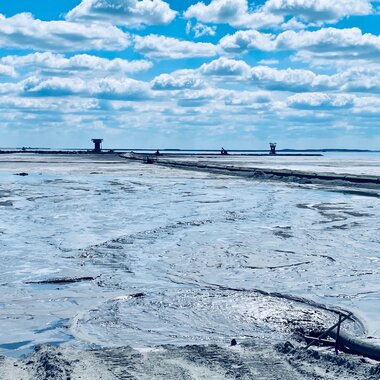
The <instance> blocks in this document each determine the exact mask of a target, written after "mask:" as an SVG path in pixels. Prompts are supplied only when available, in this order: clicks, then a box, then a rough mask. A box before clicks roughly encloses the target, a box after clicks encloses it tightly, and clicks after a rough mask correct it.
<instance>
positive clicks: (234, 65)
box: [199, 57, 250, 76]
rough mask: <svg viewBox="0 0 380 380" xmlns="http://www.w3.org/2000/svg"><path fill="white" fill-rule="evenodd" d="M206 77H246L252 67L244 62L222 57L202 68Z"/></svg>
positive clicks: (201, 70)
mask: <svg viewBox="0 0 380 380" xmlns="http://www.w3.org/2000/svg"><path fill="white" fill-rule="evenodd" d="M199 70H200V72H201V73H202V74H204V75H216V76H226V75H227V76H230V75H231V76H245V75H248V74H249V70H250V66H249V65H248V64H247V63H245V62H244V61H240V60H239V61H238V60H235V59H228V58H226V57H221V58H219V59H216V60H214V61H212V62H210V63H205V64H203V65H202V66H201V67H200V69H199Z"/></svg>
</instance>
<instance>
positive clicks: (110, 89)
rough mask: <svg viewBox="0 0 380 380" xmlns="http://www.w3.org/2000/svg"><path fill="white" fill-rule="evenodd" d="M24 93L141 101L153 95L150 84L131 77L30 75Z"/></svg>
mask: <svg viewBox="0 0 380 380" xmlns="http://www.w3.org/2000/svg"><path fill="white" fill-rule="evenodd" d="M22 95H24V96H37V97H52V96H53V97H62V96H75V95H80V96H85V97H94V98H99V99H110V100H129V101H139V100H145V99H148V98H150V97H151V93H150V88H149V85H148V84H147V83H145V82H141V81H137V80H134V79H130V78H121V79H115V78H102V79H93V80H83V79H81V78H75V77H70V78H61V77H51V78H41V77H38V76H33V77H29V78H27V79H26V80H24V81H23V82H22Z"/></svg>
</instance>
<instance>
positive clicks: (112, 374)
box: [0, 342, 380, 380]
mask: <svg viewBox="0 0 380 380" xmlns="http://www.w3.org/2000/svg"><path fill="white" fill-rule="evenodd" d="M379 376H380V364H378V363H375V362H371V361H368V360H365V359H362V358H359V357H353V356H348V355H345V354H341V355H339V356H336V355H335V354H334V353H332V352H331V351H326V350H323V351H316V350H307V351H306V350H304V348H303V347H296V348H295V347H294V346H293V345H292V344H291V343H288V342H287V343H284V344H281V345H277V346H265V345H260V346H256V345H252V344H250V345H244V346H241V345H239V344H238V345H237V346H234V347H222V346H216V345H209V346H198V345H191V346H183V347H176V346H161V347H157V348H155V349H151V350H145V351H143V352H140V351H137V350H134V349H132V348H130V347H121V348H112V349H102V350H87V351H77V350H73V349H70V350H69V349H64V348H55V347H49V346H41V347H39V348H37V349H36V350H35V352H34V353H33V354H32V355H30V356H29V357H27V358H24V359H20V360H13V359H5V358H1V357H0V378H1V379H2V380H11V379H12V380H21V379H22V380H31V379H33V380H47V379H54V380H77V379H82V380H86V379H103V380H111V379H184V380H190V379H207V380H212V379H215V380H222V379H260V380H266V379H268V380H269V379H270V380H276V379H278V380H293V379H305V380H309V379H310V380H311V379H313V380H314V379H315V380H318V379H340V380H344V379H347V380H348V379H350V380H356V379H357V380H359V379H367V380H375V379H376V380H377V379H379Z"/></svg>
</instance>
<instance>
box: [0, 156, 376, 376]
mask: <svg viewBox="0 0 380 380" xmlns="http://www.w3.org/2000/svg"><path fill="white" fill-rule="evenodd" d="M153 158H154V157H153ZM164 159H165V157H164V156H163V157H159V160H164ZM316 159H317V158H316ZM181 160H186V159H185V158H183V159H182V158H181ZM206 160H209V159H208V158H207V159H206ZM226 160H227V161H229V160H231V162H233V163H230V164H228V163H227V162H226V161H223V162H222V161H218V162H217V164H218V165H235V166H238V167H240V166H244V165H240V164H237V163H236V162H234V161H233V159H232V158H230V157H228V159H226ZM244 160H245V158H244ZM241 161H243V160H241ZM247 162H248V161H247ZM252 162H253V161H249V165H248V166H250V165H251V163H252ZM265 162H266V160H265ZM271 162H272V163H273V162H274V161H273V160H271ZM198 163H200V162H199V161H198ZM206 164H207V163H206ZM210 164H211V161H210ZM212 164H214V163H212ZM207 165H208V164H207ZM246 166H247V165H246ZM180 169H181V168H180V167H178V168H175V167H170V166H167V167H165V166H161V165H144V164H142V163H141V162H140V161H135V160H126V159H124V158H121V157H119V156H118V155H107V156H103V155H100V156H96V155H78V156H75V157H74V156H69V155H68V156H64V155H62V156H59V155H51V156H50V155H44V156H41V155H38V156H37V155H22V156H21V155H15V156H11V155H9V156H6V155H4V156H2V159H1V160H0V176H1V179H2V181H0V198H1V199H0V207H1V213H0V236H1V240H0V247H1V252H2V255H1V256H0V268H1V283H0V289H1V292H2V298H1V301H0V325H1V328H2V332H1V334H0V356H2V358H1V359H0V379H16V380H18V379H37V380H41V379H59V380H60V379H66V380H67V379H79V378H81V379H126V378H128V379H131V378H132V379H133V378H136V379H182V378H183V379H202V378H209V379H234V378H241V379H255V378H257V379H285V380H288V379H355V380H356V379H357V380H359V379H370V380H373V379H378V378H379V364H378V362H375V361H372V360H371V359H367V358H364V357H361V356H356V355H349V354H346V353H340V354H339V355H338V356H336V355H335V354H334V351H333V349H331V348H329V349H326V348H316V347H313V348H312V349H310V350H305V346H306V343H305V341H304V339H303V336H304V335H313V336H314V335H315V334H318V333H319V332H321V331H323V330H324V329H325V328H327V327H329V326H331V325H333V324H334V323H335V322H336V321H337V314H336V312H335V311H342V312H352V313H353V315H354V318H353V320H352V321H345V322H344V326H343V330H344V331H345V332H347V333H349V334H350V335H351V336H353V337H357V338H360V339H362V340H364V341H366V342H367V343H372V344H376V342H379V338H380V317H379V312H378V304H379V303H378V302H379V299H380V293H379V286H378V284H379V281H380V272H379V270H378V268H379V263H380V253H379V243H380V240H379V236H380V229H379V224H378V220H379V217H380V204H379V202H378V199H376V198H374V197H370V196H362V195H363V194H365V193H371V192H372V191H375V192H376V189H375V187H374V188H373V189H371V188H370V187H367V186H378V185H377V184H370V185H365V184H364V185H363V184H357V183H353V182H352V183H350V185H349V186H348V185H347V186H341V187H342V188H344V189H345V191H343V192H342V191H339V192H338V191H337V192H333V191H334V190H337V189H338V188H339V187H340V185H334V183H335V182H338V181H335V182H334V181H329V182H328V183H329V184H331V186H330V185H329V186H326V185H325V184H324V185H323V186H322V185H321V186H316V185H314V184H311V185H309V184H305V185H301V180H300V179H298V182H297V181H294V183H293V177H287V178H289V180H286V181H285V180H282V181H279V180H272V179H271V178H270V177H269V176H268V177H267V179H265V177H263V180H262V179H261V178H260V177H258V180H255V179H254V177H249V173H248V175H247V177H239V176H233V175H231V174H228V175H225V174H224V173H223V172H221V173H220V174H222V175H220V174H213V173H214V172H211V174H210V171H209V169H207V168H206V169H207V170H202V171H201V170H193V169H191V170H180ZM272 169H273V168H272ZM274 169H279V168H274ZM292 170H293V169H292ZM371 170H373V169H371ZM23 172H25V173H29V175H28V176H15V175H14V174H15V173H23ZM373 172H374V173H376V172H375V171H373ZM215 173H217V172H215ZM356 174H358V173H356ZM367 174H369V172H368V173H367ZM302 181H308V180H307V179H302ZM326 182H327V181H326ZM327 189H328V190H329V191H326V190H327ZM358 195H360V196H358ZM9 221H12V223H10V222H9ZM346 322H347V323H346ZM232 338H235V339H236V340H237V342H238V344H237V345H236V346H233V347H231V346H230V342H231V339H232ZM287 341H289V342H291V343H290V344H289V343H286V342H287ZM47 344H50V346H47Z"/></svg>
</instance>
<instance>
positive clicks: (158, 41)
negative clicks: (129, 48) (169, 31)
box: [134, 34, 218, 59]
mask: <svg viewBox="0 0 380 380" xmlns="http://www.w3.org/2000/svg"><path fill="white" fill-rule="evenodd" d="M134 43H135V45H134V47H135V50H136V51H137V52H139V53H141V54H143V55H144V56H146V57H148V58H157V59H180V58H195V57H213V56H215V55H216V54H217V51H218V48H217V46H215V45H213V44H211V43H205V42H192V41H185V40H178V39H176V38H172V37H165V36H160V35H156V34H150V35H148V36H137V35H136V36H135V37H134Z"/></svg>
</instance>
